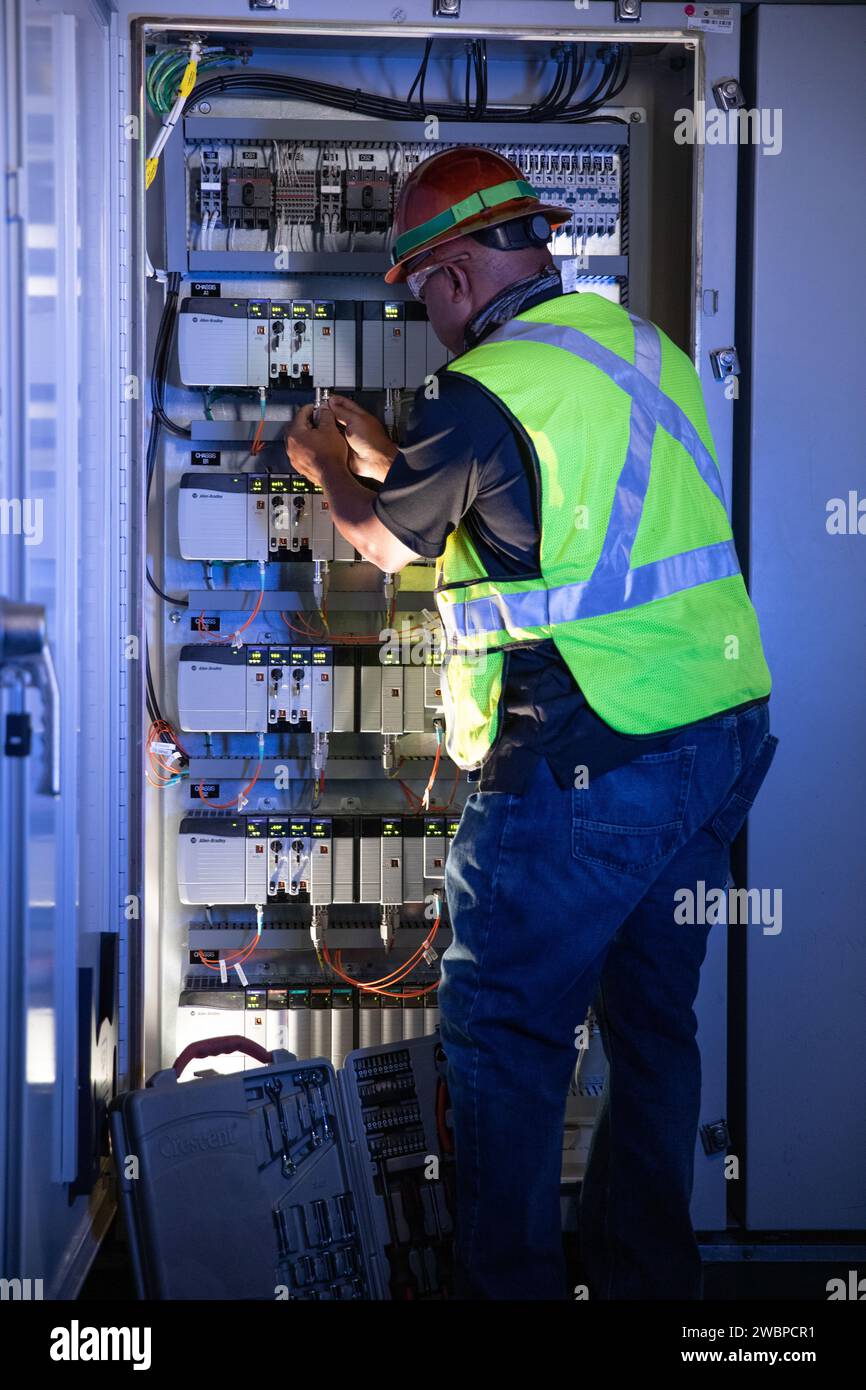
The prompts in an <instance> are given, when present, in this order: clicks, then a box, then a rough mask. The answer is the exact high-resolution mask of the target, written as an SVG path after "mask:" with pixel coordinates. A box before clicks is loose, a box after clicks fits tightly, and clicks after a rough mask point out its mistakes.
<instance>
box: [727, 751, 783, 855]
mask: <svg viewBox="0 0 866 1390" xmlns="http://www.w3.org/2000/svg"><path fill="white" fill-rule="evenodd" d="M778 742H779V740H778V739H777V738H776V737H775V735H774V734H765V735H764V737H763V738H762V740H761V742H760V744H759V746H758V751H757V753H756V754H755V756H754V758H753V759H752V761H751V762H750V763H749V764H748V766H747V767H746V768H745V769H744V770H743V772H741V774H740V776H739V777H738V779H737V781H736V783H735V785H734V788H733V790H732V791H731V792H730V793H729V795H728V797H727V799H726V800H725V801H724V802H723V804H722V806H721V807H720V809H719V810H718V811H717V813H716V815H715V816H714V818H713V820H712V821H711V822H710V825H711V829H712V831H713V834H714V835H715V836H716V839H717V840H720V841H721V842H722V844H723V845H725V847H726V848H727V847H728V846H730V845H732V844H733V842H734V840H735V839H736V837H737V835H738V834H739V832H740V831H741V830H742V828H743V825H744V823H745V820H746V816H747V815H748V814H749V812H750V811H751V809H752V805H753V803H754V800H755V797H756V796H757V795H758V792H759V791H760V790H761V787H762V785H763V782H764V778H765V777H766V775H767V773H768V772H769V771H770V763H771V762H772V761H773V758H774V756H775V753H776V747H777V745H778Z"/></svg>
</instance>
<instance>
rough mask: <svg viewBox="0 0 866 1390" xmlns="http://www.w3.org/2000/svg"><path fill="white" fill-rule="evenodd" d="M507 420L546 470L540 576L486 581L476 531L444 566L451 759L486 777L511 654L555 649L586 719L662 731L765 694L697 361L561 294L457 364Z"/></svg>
mask: <svg viewBox="0 0 866 1390" xmlns="http://www.w3.org/2000/svg"><path fill="white" fill-rule="evenodd" d="M447 370H448V371H452V372H459V373H460V374H461V375H462V376H467V377H470V378H472V380H473V381H477V382H478V383H479V385H480V386H481V387H483V388H484V390H485V391H486V392H488V394H489V395H491V396H492V397H494V398H495V399H496V400H497V401H498V402H499V403H500V405H501V406H504V407H505V410H506V411H507V412H508V414H509V415H510V416H511V419H512V422H513V424H514V426H515V428H516V429H517V430H518V431H519V432H520V434H522V436H523V437H524V439H525V440H526V441H527V442H528V444H529V445H530V452H531V455H532V458H533V462H534V465H535V470H536V486H537V496H538V500H539V519H540V532H541V538H540V567H539V570H538V572H537V573H534V574H529V575H527V576H525V577H523V576H521V577H519V578H514V577H513V576H512V577H511V578H499V577H497V576H496V575H490V574H488V573H487V572H486V570H485V568H484V565H483V564H482V562H481V560H480V558H479V556H478V552H477V550H476V548H475V546H474V545H473V543H472V540H471V538H470V536H469V534H468V532H467V529H466V524H465V520H464V521H463V522H461V524H460V525H459V526H458V527H457V529H456V530H455V531H453V532H452V533H451V535H450V536H449V537H448V540H447V542H446V547H445V552H444V554H443V555H442V556H440V558H439V559H438V561H437V565H436V603H437V607H438V610H439V614H440V617H441V619H442V624H443V627H444V631H445V639H446V647H445V658H444V663H443V665H444V669H443V680H442V690H443V701H444V706H445V719H446V748H447V750H448V753H449V755H450V756H451V758H452V759H453V760H454V761H455V762H456V763H457V764H458V765H459V766H460V767H463V768H466V769H469V768H477V767H479V766H480V765H481V764H482V763H483V762H484V759H485V757H486V756H487V755H488V754H489V752H490V750H491V748H492V747H493V745H494V743H495V741H496V739H497V737H498V734H499V731H500V728H501V723H502V708H501V706H502V699H501V697H502V689H503V677H504V664H505V658H506V653H507V651H508V650H509V649H513V648H515V647H521V646H524V645H526V644H529V643H532V642H538V641H540V640H544V639H551V638H552V640H553V642H554V643H555V644H556V647H557V649H558V650H559V652H560V654H561V655H562V657H563V659H564V661H565V663H566V665H567V666H568V669H569V670H570V671H571V673H572V675H573V676H574V679H575V680H576V682H577V684H578V685H579V686H580V688H581V690H582V691H583V694H584V696H585V698H586V700H587V702H588V704H589V705H590V707H591V708H592V709H593V710H594V711H595V712H596V714H598V715H599V716H600V717H601V718H602V719H603V720H604V721H605V722H606V723H607V724H608V725H609V726H610V727H612V728H613V729H615V730H617V731H619V732H620V733H624V734H655V733H661V732H663V731H665V730H668V729H676V728H678V727H680V726H681V725H683V724H691V723H694V722H695V721H697V720H700V719H705V718H708V717H709V716H711V715H713V714H718V713H720V712H721V711H724V710H727V709H731V708H733V707H735V706H737V705H740V704H745V703H746V702H747V701H749V700H753V699H757V698H759V697H761V696H764V695H767V694H768V693H769V690H770V673H769V671H768V669H767V665H766V662H765V660H764V653H763V650H762V647H761V637H760V632H759V630H758V622H757V618H756V616H755V611H754V609H753V607H752V605H751V602H750V601H749V596H748V594H747V592H746V587H745V584H744V583H743V577H742V575H741V573H740V566H739V563H738V561H737V554H736V551H735V549H734V542H733V536H732V532H731V527H730V523H729V520H728V514H727V511H726V509H725V503H724V495H723V491H722V484H721V479H720V476H719V470H718V465H717V460H716V455H715V448H714V445H713V440H712V436H711V434H710V429H709V425H708V423H707V416H706V409H705V406H704V400H703V395H702V392H701V385H700V380H699V378H698V375H697V372H696V371H695V369H694V366H693V365H692V363H691V362H690V360H689V358H688V357H687V356H686V355H685V354H684V353H683V352H682V351H681V350H680V349H679V348H678V347H676V345H675V344H674V343H673V342H671V340H670V339H669V338H668V337H667V336H666V335H665V334H664V333H663V332H662V331H661V330H660V329H658V328H657V327H656V326H655V325H654V324H651V323H648V322H646V321H645V320H643V319H639V318H637V317H636V316H635V315H633V314H629V313H628V312H627V310H626V309H624V308H622V307H620V306H619V305H617V304H612V303H611V302H610V301H609V300H606V299H603V298H602V297H601V296H600V295H596V294H589V293H587V294H564V295H559V296H557V297H556V298H553V299H548V300H546V301H545V302H544V303H542V304H538V305H536V306H535V307H534V308H532V309H528V310H526V311H525V312H523V313H520V314H518V315H517V317H516V318H514V319H512V320H510V322H508V323H507V324H505V325H504V326H503V327H501V328H498V329H496V330H495V331H494V332H493V333H491V334H490V335H489V336H488V337H487V338H485V339H484V340H483V341H482V342H481V343H479V344H478V346H477V347H474V348H471V349H470V350H469V351H468V352H466V353H465V354H463V356H461V357H458V358H455V360H454V361H453V362H452V363H450V364H449V367H448V369H447Z"/></svg>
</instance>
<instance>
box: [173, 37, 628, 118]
mask: <svg viewBox="0 0 866 1390" xmlns="http://www.w3.org/2000/svg"><path fill="white" fill-rule="evenodd" d="M620 47H621V45H617V49H619V48H620ZM429 56H430V50H429V47H425V56H424V59H422V63H421V68H420V70H419V74H420V75H419V81H418V86H419V87H420V88H421V92H420V99H421V105H422V108H423V110H424V114H425V115H435V116H438V117H440V119H443V120H449V121H465V120H466V108H465V105H461V104H460V103H456V104H455V103H451V102H437V103H434V104H431V106H430V107H429V109H428V108H427V106H426V100H425V98H424V82H425V78H426V73H427V65H428V62H429ZM618 56H619V55H618V53H617V54H616V55H615V56H613V58H612V57H611V55H608V56H607V59H606V61H605V64H604V71H603V73H602V77H601V79H600V81H599V82H598V83H597V85H596V87H595V89H594V90H593V91H592V92H591V93H590V94H589V95H588V96H587V97H584V98H583V99H582V100H581V101H579V102H577V103H576V104H575V105H574V106H569V107H564V106H563V104H562V101H561V94H562V89H563V83H564V68H565V58H564V57H561V58H560V60H559V63H558V70H557V77H556V79H555V81H554V85H553V87H552V89H551V93H549V94H548V97H547V98H545V99H543V100H542V102H541V103H537V104H536V105H534V106H531V107H529V108H524V109H522V110H514V109H512V108H510V107H491V108H489V109H488V111H487V113H486V114H487V116H488V118H489V119H490V120H496V121H499V120H507V121H509V122H526V121H532V120H537V119H540V118H542V117H544V118H545V119H554V120H556V121H567V122H569V121H570V122H580V121H581V120H583V119H584V118H586V117H588V116H590V115H591V114H592V113H593V111H595V110H597V109H598V107H599V106H600V105H602V104H603V100H602V101H599V100H598V97H599V95H600V94H601V93H602V92H603V91H605V90H607V89H609V88H610V87H612V86H613V82H612V80H611V79H612V78H613V76H614V70H615V68H616V65H617V58H618ZM413 90H414V89H413ZM240 92H243V93H256V94H265V95H274V96H280V97H283V98H287V97H288V98H293V99H295V100H300V101H310V102H317V103H319V104H321V105H325V106H331V107H333V108H335V109H336V110H350V111H358V112H360V113H362V114H364V115H368V116H372V117H374V118H377V119H381V120H404V121H417V119H418V107H417V106H416V105H414V104H413V103H411V102H408V101H401V100H399V99H398V98H394V97H381V96H378V95H376V94H374V93H371V92H363V91H361V90H360V89H359V90H358V91H355V92H349V91H347V90H346V89H345V88H343V87H337V86H335V85H334V84H332V83H326V82H318V81H311V80H309V79H307V78H300V77H289V76H284V75H282V74H277V73H255V72H227V73H222V74H219V75H217V76H214V77H212V78H208V79H207V80H206V81H204V82H202V83H200V84H199V86H198V87H196V88H195V90H194V91H193V92H192V93H191V94H190V96H189V98H188V99H187V102H186V105H185V108H184V110H185V112H186V111H189V110H190V109H191V108H192V107H193V106H195V105H196V104H197V103H198V102H200V101H203V100H205V99H207V98H210V97H218V96H223V95H225V94H227V93H240ZM612 119H614V120H617V121H618V123H619V124H623V122H622V121H620V120H619V118H617V117H613V118H612Z"/></svg>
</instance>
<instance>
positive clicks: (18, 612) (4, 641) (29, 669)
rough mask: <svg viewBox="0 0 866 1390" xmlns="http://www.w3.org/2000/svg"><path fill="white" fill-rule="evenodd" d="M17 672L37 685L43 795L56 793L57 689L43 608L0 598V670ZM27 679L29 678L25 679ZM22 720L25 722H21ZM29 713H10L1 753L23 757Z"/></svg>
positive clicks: (25, 751)
mask: <svg viewBox="0 0 866 1390" xmlns="http://www.w3.org/2000/svg"><path fill="white" fill-rule="evenodd" d="M4 668H5V669H6V670H8V671H11V672H13V673H15V672H17V673H18V674H19V675H20V676H21V678H22V681H27V682H28V683H30V682H32V684H33V685H34V686H35V687H36V688H37V690H38V691H39V693H40V695H41V696H42V706H43V709H44V711H45V715H44V723H45V743H46V748H47V757H46V766H45V772H44V775H43V778H42V786H41V788H40V790H41V791H42V793H43V795H47V796H59V795H60V689H59V687H58V684H57V675H56V673H55V670H54V661H53V659H52V656H51V648H50V646H49V645H48V637H47V633H46V630H45V609H44V608H43V607H42V605H41V604H39V603H13V602H12V600H11V599H7V598H0V670H3V669H4ZM28 678H29V679H28ZM21 721H26V723H24V722H21ZM30 733H31V730H30V716H29V715H27V714H24V715H21V714H10V715H9V718H8V720H7V723H6V740H5V743H4V752H5V753H6V755H7V757H12V758H25V757H27V755H28V753H29V751H30Z"/></svg>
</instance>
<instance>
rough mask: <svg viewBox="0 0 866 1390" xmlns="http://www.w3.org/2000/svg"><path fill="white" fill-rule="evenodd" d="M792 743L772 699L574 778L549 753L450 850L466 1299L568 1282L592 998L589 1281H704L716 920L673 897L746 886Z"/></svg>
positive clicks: (450, 1020)
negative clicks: (694, 1199) (705, 1029)
mask: <svg viewBox="0 0 866 1390" xmlns="http://www.w3.org/2000/svg"><path fill="white" fill-rule="evenodd" d="M776 743H777V740H776V739H775V738H774V737H773V736H772V735H771V734H770V733H769V713H768V707H767V706H766V705H759V706H755V707H753V708H752V709H749V710H746V711H744V712H743V713H740V714H738V715H726V716H722V717H720V718H718V719H713V720H710V721H707V722H705V723H703V724H701V725H699V726H696V727H694V728H692V729H691V730H687V731H684V732H683V733H682V734H679V735H675V736H673V737H672V738H671V740H670V743H669V745H668V746H667V747H666V748H665V749H663V751H661V752H655V753H649V754H645V755H644V756H643V757H639V758H637V759H636V760H635V761H634V762H631V763H629V764H628V765H627V766H625V767H621V768H617V769H616V770H614V771H612V772H608V773H606V774H605V775H604V776H602V777H599V778H598V779H597V780H596V781H595V782H591V783H590V785H589V786H587V787H585V788H583V789H578V788H574V789H572V788H568V789H567V790H564V791H563V790H562V789H561V788H560V787H559V786H558V784H557V783H556V781H555V779H554V778H553V776H552V774H551V772H550V769H549V767H548V765H547V763H546V762H545V761H544V760H543V759H539V761H538V765H537V768H536V771H535V774H534V776H533V779H532V781H531V784H530V785H529V786H528V788H527V790H526V791H525V792H524V793H523V794H522V795H519V794H512V793H509V792H495V791H492V792H473V793H472V794H471V795H470V796H469V798H468V800H467V802H466V806H465V809H464V811H463V814H462V817H461V820H460V825H459V828H458V831H457V834H456V837H455V839H454V842H453V845H452V848H451V851H450V854H449V856H448V861H447V865H446V875H445V881H446V893H447V899H448V903H449V908H450V913H451V920H452V923H453V927H454V938H453V941H452V944H451V945H450V946H449V947H448V949H447V951H446V952H445V954H444V956H443V959H442V983H441V985H440V989H439V1008H440V1027H441V1037H442V1043H443V1047H444V1049H445V1053H446V1056H447V1065H448V1082H449V1092H450V1096H451V1106H452V1116H453V1124H454V1137H455V1152H456V1175H457V1223H456V1225H457V1237H456V1257H457V1269H458V1278H457V1282H456V1285H455V1291H456V1294H457V1296H458V1297H461V1298H473V1299H479V1298H483V1299H561V1298H565V1297H567V1296H568V1295H567V1292H566V1278H565V1262H564V1256H563V1249H562V1233H561V1215H560V1199H559V1189H560V1170H561V1163H562V1136H563V1123H564V1117H565V1103H566V1096H567V1093H568V1089H569V1084H570V1082H571V1078H572V1075H573V1072H574V1067H575V1061H576V1058H577V1053H576V1051H575V1030H576V1029H577V1028H578V1027H579V1026H580V1025H581V1024H582V1023H583V1022H584V1019H585V1016H586V1013H587V1009H588V1007H589V1005H590V1004H592V1003H594V1004H595V1008H596V1011H597V1013H598V1015H599V1021H600V1026H601V1030H602V1037H603V1040H604V1046H605V1051H606V1053H607V1058H608V1062H609V1073H610V1075H609V1087H608V1091H607V1095H606V1097H605V1099H604V1101H603V1104H602V1109H601V1111H600V1113H599V1117H598V1120H597V1123H596V1127H595V1131H594V1134H593V1141H592V1147H591V1151H590V1157H589V1162H588V1167H587V1172H586V1176H585V1180H584V1183H583V1187H582V1192H581V1207H580V1228H581V1242H582V1257H583V1263H584V1273H585V1276H586V1278H587V1282H588V1285H589V1292H590V1296H591V1297H595V1298H616V1299H624V1298H669V1299H679V1298H688V1299H694V1298H700V1297H701V1292H702V1286H701V1266H700V1256H699V1252H698V1247H697V1242H696V1240H695V1236H694V1232H693V1230H692V1226H691V1221H690V1218H689V1201H690V1197H691V1190H692V1180H693V1164H694V1148H695V1141H696V1137H697V1126H698V1115H699V1103H700V1088H701V1071H700V1056H699V1052H698V1046H697V1042H696V1027H697V1025H696V1019H695V1015H694V1010H693V1005H694V1001H695V997H696V994H697V990H698V979H699V973H700V968H701V965H702V963H703V960H704V955H705V953H706V945H707V935H708V932H709V927H707V926H706V925H701V924H698V925H694V926H685V925H679V924H678V923H677V922H676V921H675V919H674V911H675V907H676V904H677V903H680V904H681V903H682V902H683V898H682V897H681V896H680V897H677V898H676V899H675V896H674V895H675V894H677V892H678V890H683V889H691V890H692V891H693V892H695V893H696V894H698V895H699V893H700V890H698V889H697V887H696V885H697V884H698V883H699V882H700V881H701V880H703V882H704V884H705V891H706V892H707V893H708V892H709V891H710V889H711V888H721V889H725V888H726V887H727V885H728V883H729V872H730V863H729V860H730V855H729V851H730V844H731V841H732V839H733V838H734V836H735V835H736V833H737V831H738V830H739V829H740V826H741V825H742V824H743V821H744V820H745V817H746V815H747V813H748V810H749V807H750V806H751V804H752V801H753V800H754V797H755V795H756V793H757V791H758V789H759V787H760V785H761V783H762V781H763V779H764V776H765V775H766V772H767V770H768V768H769V766H770V762H771V760H772V757H773V754H774V752H775V747H776ZM698 900H699V899H698ZM678 915H679V916H680V917H681V916H682V912H680V913H679V914H678ZM696 915H700V914H696Z"/></svg>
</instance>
